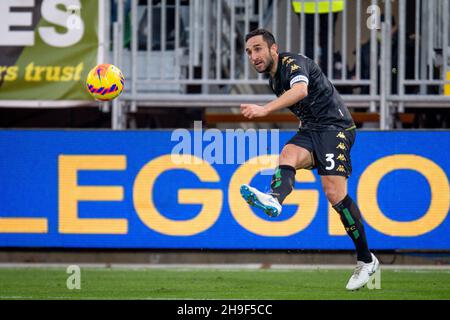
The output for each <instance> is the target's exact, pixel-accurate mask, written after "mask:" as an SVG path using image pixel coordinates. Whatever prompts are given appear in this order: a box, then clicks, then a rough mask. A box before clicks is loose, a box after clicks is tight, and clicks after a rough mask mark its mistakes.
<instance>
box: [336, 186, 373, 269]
mask: <svg viewBox="0 0 450 320" xmlns="http://www.w3.org/2000/svg"><path fill="white" fill-rule="evenodd" d="M333 208H334V210H336V211H337V212H338V213H339V216H340V217H341V221H342V223H343V224H344V227H345V230H346V231H347V234H348V235H349V237H350V238H351V239H352V240H353V243H354V244H355V248H356V256H357V260H358V261H363V262H365V263H368V262H372V256H371V254H370V251H369V247H368V245H367V240H366V233H365V231H364V225H363V222H362V219H361V212H360V211H359V209H358V206H357V205H356V203H355V202H353V200H352V198H350V197H349V196H348V195H347V196H346V197H345V198H344V200H342V201H341V202H339V203H337V204H336V205H334V206H333Z"/></svg>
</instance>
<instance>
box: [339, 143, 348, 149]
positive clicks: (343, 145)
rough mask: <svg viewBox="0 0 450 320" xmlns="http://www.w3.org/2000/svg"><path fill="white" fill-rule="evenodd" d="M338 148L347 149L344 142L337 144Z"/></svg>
mask: <svg viewBox="0 0 450 320" xmlns="http://www.w3.org/2000/svg"><path fill="white" fill-rule="evenodd" d="M336 149H341V150H347V148H346V147H345V144H344V143H342V142H341V143H339V144H338V145H337V146H336Z"/></svg>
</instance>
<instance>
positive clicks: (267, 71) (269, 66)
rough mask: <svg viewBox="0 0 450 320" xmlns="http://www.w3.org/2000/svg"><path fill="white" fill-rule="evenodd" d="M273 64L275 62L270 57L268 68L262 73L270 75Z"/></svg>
mask: <svg viewBox="0 0 450 320" xmlns="http://www.w3.org/2000/svg"><path fill="white" fill-rule="evenodd" d="M273 63H274V61H273V59H272V57H269V61H268V62H267V68H266V69H264V71H263V72H261V73H265V74H269V73H270V71H271V70H272V67H273Z"/></svg>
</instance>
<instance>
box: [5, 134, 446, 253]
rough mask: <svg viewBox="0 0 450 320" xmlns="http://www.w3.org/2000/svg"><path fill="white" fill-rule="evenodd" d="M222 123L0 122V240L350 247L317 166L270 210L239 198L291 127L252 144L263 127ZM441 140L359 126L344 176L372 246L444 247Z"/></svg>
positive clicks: (271, 161) (263, 172)
mask: <svg viewBox="0 0 450 320" xmlns="http://www.w3.org/2000/svg"><path fill="white" fill-rule="evenodd" d="M229 133H231V131H230V132H228V131H219V130H212V131H211V130H209V131H208V130H205V131H204V132H196V131H195V132H194V131H187V130H181V131H180V130H179V131H177V132H174V131H164V130H156V131H119V132H112V131H62V130H56V131H45V130H29V131H28V130H11V131H8V130H3V131H0V152H1V156H0V247H54V248H61V247H65V248H177V249H200V248H203V249H327V250H335V249H336V250H337V249H353V243H352V242H351V240H350V238H349V237H348V236H347V235H346V233H345V230H344V229H343V227H342V226H341V223H340V220H339V216H338V214H337V213H336V212H334V211H333V209H332V208H331V206H330V204H329V203H328V201H327V199H326V197H325V195H324V193H323V191H322V187H321V184H320V176H318V175H317V172H316V171H307V170H300V171H298V172H297V175H296V185H295V190H294V191H293V192H292V193H291V194H290V195H289V197H288V198H287V199H286V201H285V205H284V208H283V212H282V214H281V216H280V217H278V218H269V217H266V216H265V215H264V213H262V212H259V211H258V210H257V209H252V208H251V207H249V205H248V204H247V203H246V202H245V201H244V200H242V198H241V197H240V194H239V186H240V185H241V184H243V183H250V184H251V185H253V186H255V187H257V188H259V189H260V190H263V191H267V190H268V188H269V185H270V179H271V171H270V169H271V168H272V169H273V167H274V166H275V165H276V158H277V153H279V151H280V148H281V147H282V146H283V145H284V143H286V142H287V141H288V140H289V139H290V137H292V135H294V134H295V132H294V131H280V132H275V131H272V132H271V131H264V132H262V133H263V134H264V135H266V136H267V141H265V142H264V145H263V147H262V148H261V146H259V149H252V148H253V147H254V146H255V145H257V144H261V143H262V139H261V137H263V135H261V134H260V133H261V132H259V133H258V134H259V135H258V134H256V135H252V134H249V132H248V131H243V130H241V132H238V133H237V134H236V132H234V134H235V136H228V134H229ZM242 136H243V137H244V138H243V139H242V140H239V139H240V137H242ZM235 138H236V139H235ZM252 138H256V139H259V140H257V141H256V143H255V142H254V141H251V139H252ZM233 139H234V140H233ZM278 139H279V141H278ZM230 144H231V146H230ZM449 147H450V132H446V131H435V132H432V131H416V132H413V131H408V132H406V131H398V132H365V131H359V132H358V133H357V138H356V142H355V145H354V146H353V148H352V152H351V155H352V166H353V173H352V176H351V177H350V178H349V185H348V186H349V194H350V196H351V197H352V198H353V199H354V200H355V201H356V202H357V203H358V205H359V206H360V209H361V212H362V215H363V218H364V221H365V227H366V233H367V238H368V242H369V246H370V248H372V249H428V250H429V249H432V250H449V249H450V218H449V204H450V191H449V181H448V174H449V172H450V160H449V159H450V158H449V150H450V148H449ZM255 150H257V157H254V154H253V153H252V152H253V151H255ZM242 152H243V153H244V155H243V156H242ZM267 152H268V153H269V154H271V155H269V156H267V155H264V154H265V153H267ZM180 154H181V155H180ZM189 154H192V155H193V156H190V155H189ZM174 155H178V157H174Z"/></svg>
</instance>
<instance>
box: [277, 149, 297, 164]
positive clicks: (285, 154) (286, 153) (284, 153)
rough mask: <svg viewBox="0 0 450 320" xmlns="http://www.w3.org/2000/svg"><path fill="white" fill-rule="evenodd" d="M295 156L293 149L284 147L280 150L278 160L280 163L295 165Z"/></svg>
mask: <svg viewBox="0 0 450 320" xmlns="http://www.w3.org/2000/svg"><path fill="white" fill-rule="evenodd" d="M296 158H297V154H296V153H295V151H294V150H292V149H291V148H289V147H285V148H283V150H281V154H280V158H279V162H280V164H288V165H291V166H293V167H295V163H296Z"/></svg>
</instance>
